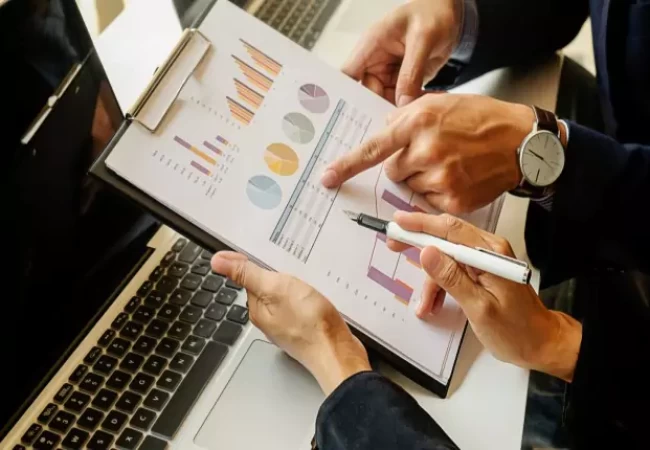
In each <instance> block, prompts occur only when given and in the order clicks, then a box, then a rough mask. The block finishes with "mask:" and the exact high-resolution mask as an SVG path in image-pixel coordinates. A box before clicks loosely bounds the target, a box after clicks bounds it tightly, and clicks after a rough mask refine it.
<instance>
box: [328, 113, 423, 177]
mask: <svg viewBox="0 0 650 450" xmlns="http://www.w3.org/2000/svg"><path fill="white" fill-rule="evenodd" d="M404 117H405V116H403V115H402V116H398V118H397V119H395V120H394V121H393V122H392V123H391V124H390V125H389V126H388V127H386V128H385V129H384V130H382V131H380V132H379V133H378V134H376V135H375V136H373V137H372V138H370V139H368V140H367V141H366V142H364V143H363V144H362V145H361V146H359V147H357V148H356V149H354V150H353V151H351V152H349V153H347V154H345V155H344V156H342V157H341V158H339V159H338V160H336V161H334V162H333V163H332V164H330V165H329V166H328V167H327V169H326V171H325V173H324V174H323V178H322V180H321V182H322V183H323V185H324V186H325V187H326V188H334V187H338V186H339V185H341V184H342V183H344V182H345V181H347V180H349V179H350V178H352V177H353V176H355V175H357V174H359V173H361V172H363V171H364V170H367V169H369V168H370V167H373V166H375V165H376V164H379V163H380V162H382V161H383V160H385V159H386V158H388V157H389V156H390V155H392V154H393V153H395V152H396V151H398V150H400V149H402V148H403V147H406V146H407V145H408V144H409V141H410V129H409V127H408V126H406V124H407V123H408V122H406V120H405V118H404Z"/></svg>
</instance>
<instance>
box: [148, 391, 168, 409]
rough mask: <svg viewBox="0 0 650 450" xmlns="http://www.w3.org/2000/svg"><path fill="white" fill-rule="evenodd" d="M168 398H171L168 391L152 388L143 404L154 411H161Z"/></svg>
mask: <svg viewBox="0 0 650 450" xmlns="http://www.w3.org/2000/svg"><path fill="white" fill-rule="evenodd" d="M167 400H169V394H168V393H167V392H163V391H159V390H158V389H152V390H151V392H149V395H147V398H145V399H144V403H143V405H144V406H146V407H147V408H151V409H153V410H154V411H161V410H162V409H163V407H164V406H165V403H167Z"/></svg>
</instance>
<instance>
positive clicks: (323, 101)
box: [298, 84, 330, 114]
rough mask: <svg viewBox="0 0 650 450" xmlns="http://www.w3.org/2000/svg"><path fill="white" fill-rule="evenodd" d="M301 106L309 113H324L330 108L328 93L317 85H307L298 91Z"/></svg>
mask: <svg viewBox="0 0 650 450" xmlns="http://www.w3.org/2000/svg"><path fill="white" fill-rule="evenodd" d="M298 100H300V104H301V105H302V106H304V107H305V109H306V110H307V111H309V112H313V113H316V114H320V113H324V112H325V111H327V109H328V108H329V107H330V98H329V96H328V95H327V92H325V90H324V89H323V88H322V87H320V86H317V85H315V84H305V85H303V86H301V87H300V90H299V91H298Z"/></svg>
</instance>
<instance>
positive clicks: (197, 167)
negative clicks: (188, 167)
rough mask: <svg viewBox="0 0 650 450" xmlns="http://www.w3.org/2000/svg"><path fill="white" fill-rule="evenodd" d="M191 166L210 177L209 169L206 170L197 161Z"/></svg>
mask: <svg viewBox="0 0 650 450" xmlns="http://www.w3.org/2000/svg"><path fill="white" fill-rule="evenodd" d="M191 164H192V167H194V168H195V169H196V170H198V171H199V172H201V173H203V174H205V175H210V171H209V170H208V169H206V168H205V167H203V166H202V165H201V164H199V163H197V162H196V161H192V162H191Z"/></svg>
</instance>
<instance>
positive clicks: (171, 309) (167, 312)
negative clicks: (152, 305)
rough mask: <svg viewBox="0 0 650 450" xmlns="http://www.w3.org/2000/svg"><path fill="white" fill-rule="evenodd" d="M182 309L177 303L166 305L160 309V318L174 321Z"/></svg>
mask: <svg viewBox="0 0 650 450" xmlns="http://www.w3.org/2000/svg"><path fill="white" fill-rule="evenodd" d="M180 313H181V309H180V308H179V307H178V306H176V305H165V306H163V307H162V308H160V311H158V318H159V319H162V320H168V321H170V322H171V321H172V320H174V319H176V317H178V315H179V314H180Z"/></svg>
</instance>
